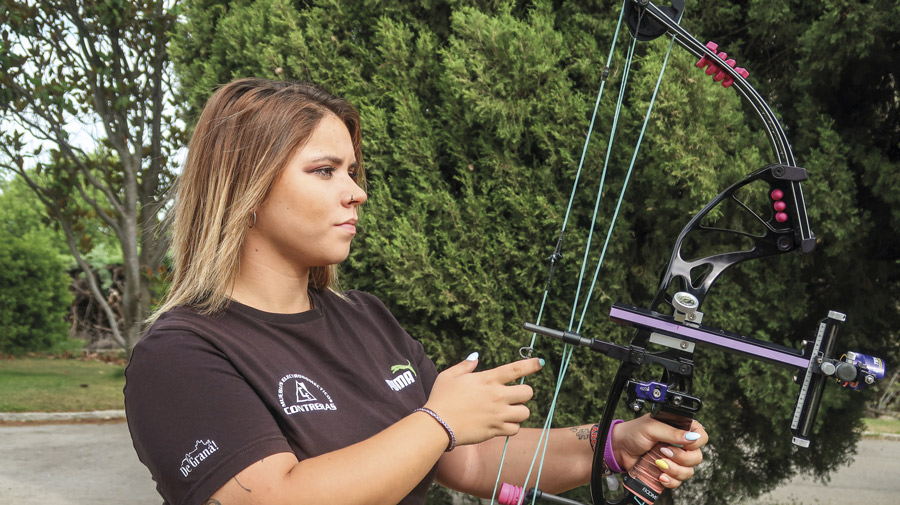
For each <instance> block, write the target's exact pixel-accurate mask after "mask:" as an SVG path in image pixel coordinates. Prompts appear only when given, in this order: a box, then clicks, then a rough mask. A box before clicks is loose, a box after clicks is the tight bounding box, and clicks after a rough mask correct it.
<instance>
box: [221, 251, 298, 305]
mask: <svg viewBox="0 0 900 505" xmlns="http://www.w3.org/2000/svg"><path fill="white" fill-rule="evenodd" d="M308 289H309V269H308V268H303V269H301V270H287V271H284V270H279V269H276V268H273V267H272V266H270V265H267V264H265V263H262V262H258V261H254V260H253V259H252V258H247V257H246V256H243V255H242V257H241V267H240V271H239V272H238V276H237V278H236V279H235V281H234V284H232V286H231V292H230V293H229V297H230V298H231V299H232V300H235V301H236V302H239V303H242V304H244V305H247V306H249V307H253V308H254V309H257V310H261V311H263V312H272V313H276V314H296V313H298V312H304V311H307V310H310V309H311V308H312V300H311V299H310V297H309V291H308Z"/></svg>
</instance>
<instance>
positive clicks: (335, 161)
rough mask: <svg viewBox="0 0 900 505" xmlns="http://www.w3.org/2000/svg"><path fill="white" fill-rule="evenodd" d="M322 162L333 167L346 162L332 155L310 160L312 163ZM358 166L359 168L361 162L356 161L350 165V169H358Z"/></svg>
mask: <svg viewBox="0 0 900 505" xmlns="http://www.w3.org/2000/svg"><path fill="white" fill-rule="evenodd" d="M322 161H327V162H329V163H331V164H333V165H340V164H342V163H343V162H344V160H343V159H342V158H338V157H337V156H332V155H330V154H326V155H324V156H318V157H316V158H313V159H311V160H309V162H310V163H319V162H322ZM358 166H359V162H356V161H354V162H353V163H351V164H350V167H349V168H356V167H358Z"/></svg>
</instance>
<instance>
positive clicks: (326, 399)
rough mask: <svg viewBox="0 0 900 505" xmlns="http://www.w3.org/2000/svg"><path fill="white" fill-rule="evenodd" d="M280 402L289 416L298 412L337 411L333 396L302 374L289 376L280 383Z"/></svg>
mask: <svg viewBox="0 0 900 505" xmlns="http://www.w3.org/2000/svg"><path fill="white" fill-rule="evenodd" d="M278 402H279V403H280V404H281V409H282V410H283V411H284V413H285V414H287V415H293V414H296V413H298V412H313V411H322V410H337V405H335V404H334V401H333V400H332V399H331V395H329V394H328V392H327V391H325V390H324V389H323V388H322V386H320V385H318V384H316V382H315V381H313V380H312V379H310V378H309V377H306V376H304V375H300V374H295V373H294V374H288V375H285V376H284V377H282V378H281V381H280V382H279V383H278Z"/></svg>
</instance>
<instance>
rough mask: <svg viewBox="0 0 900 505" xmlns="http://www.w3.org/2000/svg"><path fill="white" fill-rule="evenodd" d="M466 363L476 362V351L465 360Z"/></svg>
mask: <svg viewBox="0 0 900 505" xmlns="http://www.w3.org/2000/svg"><path fill="white" fill-rule="evenodd" d="M466 361H478V351H475V352H473V353H472V354H470V355H469V357H468V358H466Z"/></svg>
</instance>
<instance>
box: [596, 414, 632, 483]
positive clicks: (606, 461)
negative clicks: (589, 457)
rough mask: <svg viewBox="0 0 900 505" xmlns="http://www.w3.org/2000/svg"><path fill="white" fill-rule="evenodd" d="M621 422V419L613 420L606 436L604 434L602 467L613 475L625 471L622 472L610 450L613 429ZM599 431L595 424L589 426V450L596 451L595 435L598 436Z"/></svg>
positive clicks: (597, 425) (598, 426) (611, 449)
mask: <svg viewBox="0 0 900 505" xmlns="http://www.w3.org/2000/svg"><path fill="white" fill-rule="evenodd" d="M621 422H623V421H622V420H621V419H615V420H613V422H612V423H610V425H609V432H607V434H606V447H604V450H603V466H604V467H605V470H609V471H610V472H613V473H622V472H624V471H625V470H622V468H621V467H620V466H619V463H618V462H617V461H616V455H615V454H614V453H613V448H612V432H613V428H614V427H615V426H616V425H617V424H619V423H621ZM599 431H600V425H599V424H595V425H593V426H591V437H590V441H591V450H594V451H596V450H597V435H598V432H599Z"/></svg>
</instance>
